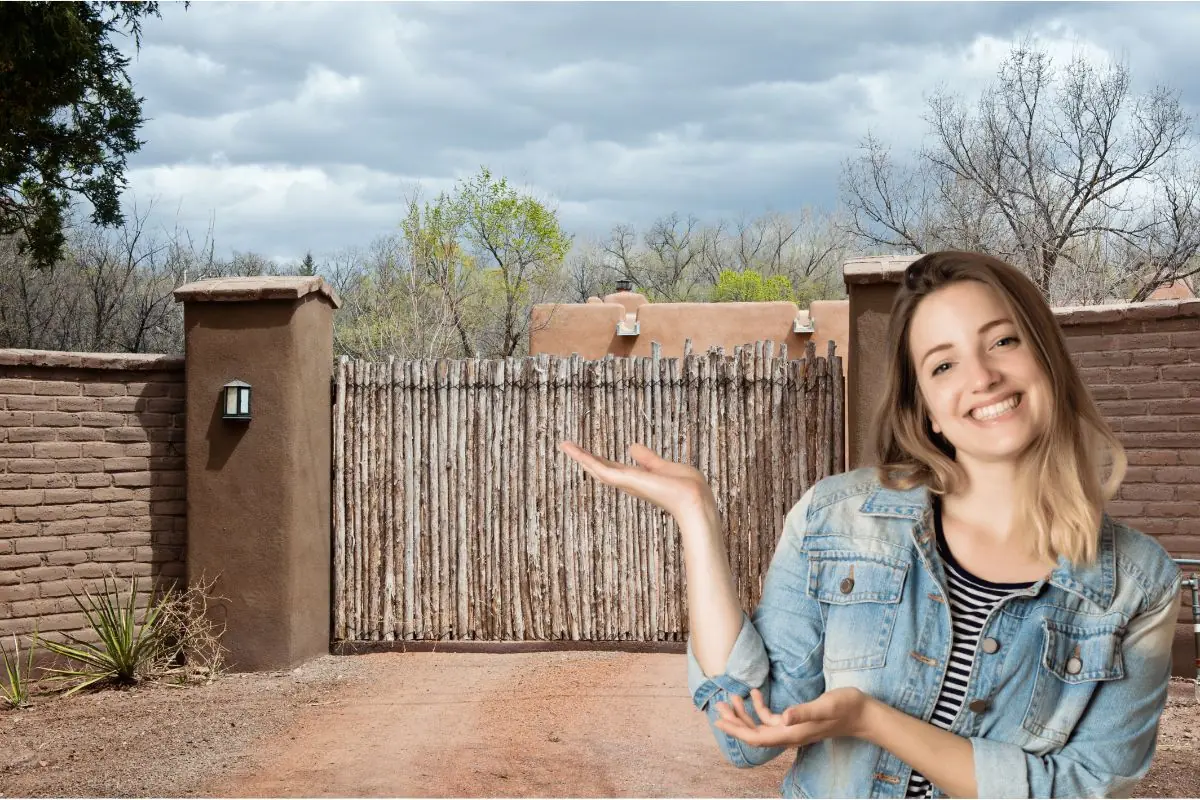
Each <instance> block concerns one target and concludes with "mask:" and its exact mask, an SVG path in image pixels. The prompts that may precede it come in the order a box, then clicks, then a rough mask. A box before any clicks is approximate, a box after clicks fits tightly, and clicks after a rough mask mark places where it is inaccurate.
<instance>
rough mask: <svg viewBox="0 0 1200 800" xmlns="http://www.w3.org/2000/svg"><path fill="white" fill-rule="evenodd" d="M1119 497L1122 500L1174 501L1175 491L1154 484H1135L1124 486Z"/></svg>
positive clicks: (1168, 487)
mask: <svg viewBox="0 0 1200 800" xmlns="http://www.w3.org/2000/svg"><path fill="white" fill-rule="evenodd" d="M1119 496H1120V498H1121V499H1122V500H1172V499H1174V497H1175V489H1174V488H1173V487H1171V486H1158V485H1156V484H1152V483H1133V484H1128V485H1125V486H1122V487H1121V491H1120V495H1119Z"/></svg>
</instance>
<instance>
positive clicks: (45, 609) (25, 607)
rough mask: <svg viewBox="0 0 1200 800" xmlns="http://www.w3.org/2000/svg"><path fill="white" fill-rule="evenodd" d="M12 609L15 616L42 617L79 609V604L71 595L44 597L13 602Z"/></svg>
mask: <svg viewBox="0 0 1200 800" xmlns="http://www.w3.org/2000/svg"><path fill="white" fill-rule="evenodd" d="M12 610H13V616H14V617H42V616H49V615H51V614H66V613H69V612H71V611H78V610H79V606H78V605H77V604H76V603H75V600H74V599H73V598H70V597H44V598H37V599H36V600H21V601H18V602H16V603H13V604H12Z"/></svg>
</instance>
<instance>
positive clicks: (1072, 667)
mask: <svg viewBox="0 0 1200 800" xmlns="http://www.w3.org/2000/svg"><path fill="white" fill-rule="evenodd" d="M1082 669H1083V662H1082V661H1080V660H1079V659H1078V658H1075V656H1071V657H1070V658H1068V659H1067V674H1068V675H1078V674H1079V672H1080V671H1081V670H1082Z"/></svg>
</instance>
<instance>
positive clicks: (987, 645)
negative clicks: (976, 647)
mask: <svg viewBox="0 0 1200 800" xmlns="http://www.w3.org/2000/svg"><path fill="white" fill-rule="evenodd" d="M999 649H1000V643H999V642H997V641H996V640H995V639H993V638H992V637H990V636H989V637H988V638H986V639H984V640H983V652H985V653H987V654H989V655H990V654H992V653H994V652H996V651H997V650H999Z"/></svg>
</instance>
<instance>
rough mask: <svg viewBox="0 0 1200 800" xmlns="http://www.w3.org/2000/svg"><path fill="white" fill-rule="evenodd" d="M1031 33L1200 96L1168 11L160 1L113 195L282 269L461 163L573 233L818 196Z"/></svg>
mask: <svg viewBox="0 0 1200 800" xmlns="http://www.w3.org/2000/svg"><path fill="white" fill-rule="evenodd" d="M1024 35H1032V36H1034V37H1036V38H1037V39H1039V40H1040V41H1041V42H1042V43H1043V44H1045V45H1046V46H1047V47H1048V48H1050V50H1051V52H1053V53H1055V54H1056V56H1057V57H1059V58H1060V59H1064V60H1065V59H1066V58H1068V57H1069V56H1070V55H1071V54H1072V53H1073V52H1079V51H1083V52H1084V53H1086V54H1088V55H1089V56H1091V57H1094V58H1097V59H1103V58H1117V59H1123V60H1125V61H1126V62H1127V63H1128V64H1129V66H1130V67H1131V69H1132V72H1133V77H1134V81H1135V84H1136V85H1135V88H1136V89H1139V90H1145V89H1148V88H1150V87H1152V86H1153V85H1155V84H1158V83H1166V84H1168V85H1170V86H1172V87H1173V88H1175V89H1177V90H1178V91H1179V92H1180V93H1181V97H1182V99H1183V101H1184V103H1185V105H1186V106H1187V107H1188V109H1189V111H1190V112H1192V113H1195V112H1196V111H1197V109H1200V79H1198V78H1197V77H1195V76H1197V75H1200V69H1198V67H1200V53H1198V51H1197V49H1196V47H1195V41H1196V40H1197V37H1198V35H1200V6H1196V5H1191V4H1182V3H1180V4H1176V3H1164V4H1154V3H1116V4H1101V3H1064V4H1056V3H1012V4H1008V3H929V4H925V3H815V2H812V3H801V2H797V3H783V2H779V3H749V2H746V3H683V2H679V3H662V4H656V3H640V2H622V3H600V2H595V3H593V2H577V3H548V2H545V3H543V2H528V3H502V2H496V3H483V4H475V3H465V2H452V3H383V2H380V3H354V2H346V3H340V2H339V3H334V2H325V3H295V2H287V3H260V2H238V3H221V2H193V3H192V4H191V6H190V7H189V8H188V9H186V10H185V9H184V8H183V7H182V5H181V4H180V5H172V4H164V9H163V18H162V19H161V20H153V19H152V20H148V21H147V22H146V23H145V30H144V36H143V43H142V49H141V52H140V53H138V54H137V56H136V58H135V60H134V62H133V64H132V65H131V69H130V74H131V77H132V78H133V81H134V84H135V88H136V90H137V91H138V93H139V94H140V95H142V96H143V97H144V98H145V114H146V116H147V117H148V118H149V120H148V122H147V123H146V125H145V126H144V127H143V129H142V131H141V135H142V138H143V139H145V140H146V144H145V146H144V147H143V148H142V150H141V151H140V152H139V153H137V154H136V155H135V156H134V157H133V158H132V159H131V160H130V169H129V172H128V177H129V191H128V192H127V194H126V201H127V205H130V206H132V204H133V203H134V202H136V203H137V204H138V206H140V207H142V208H145V207H146V206H147V204H149V203H151V202H153V206H154V212H153V220H154V223H155V224H156V225H158V226H165V227H167V228H172V227H175V226H181V227H183V228H186V229H188V230H189V231H191V232H192V233H193V235H200V236H202V235H203V233H204V232H205V230H206V229H207V228H208V226H209V224H210V222H211V223H212V224H213V226H214V230H215V234H216V241H217V246H218V249H219V250H220V251H222V252H224V253H230V252H232V251H235V250H236V251H242V252H245V251H255V252H259V253H262V254H264V255H267V256H270V257H273V258H277V259H293V258H299V257H300V256H302V255H303V254H304V252H305V251H306V250H312V251H313V252H314V253H316V254H322V253H329V252H332V251H335V250H338V249H340V248H343V247H347V246H351V245H366V244H368V243H369V242H370V240H371V239H373V238H375V237H377V236H380V235H382V234H387V233H389V232H391V231H393V230H395V228H396V225H397V223H398V221H399V219H400V216H401V213H402V207H403V202H404V197H405V196H406V195H409V194H411V193H412V192H413V191H415V190H416V189H418V188H419V189H420V191H421V193H422V195H424V196H431V195H436V193H437V192H438V191H441V190H443V189H449V188H451V187H452V186H453V184H454V182H455V180H457V179H460V178H466V177H469V176H470V175H471V174H473V173H474V172H476V171H477V170H478V168H479V167H480V165H487V166H488V167H490V168H491V169H492V171H493V172H494V173H496V174H499V175H504V176H507V177H508V178H509V180H510V182H512V183H515V184H516V185H517V186H519V187H521V188H523V189H526V190H528V191H530V192H532V193H534V194H535V195H537V196H538V197H540V198H542V199H545V200H546V201H548V202H549V203H551V204H552V205H553V206H554V207H556V208H557V209H558V211H559V214H560V218H561V219H562V221H563V223H564V225H565V227H566V228H567V229H568V230H569V231H570V232H572V233H574V234H576V235H577V236H580V237H587V236H596V235H603V234H604V233H605V232H606V231H608V230H609V229H610V228H611V227H612V226H613V225H614V224H617V223H631V224H634V225H639V226H644V225H645V224H646V223H648V222H649V221H650V220H652V219H654V218H655V217H657V216H660V215H663V214H667V213H670V212H673V211H674V212H679V213H680V214H682V215H686V214H695V215H696V216H698V217H700V218H701V219H702V220H712V219H716V218H719V217H732V216H735V215H738V214H742V213H745V214H750V215H754V214H758V213H761V212H763V211H767V210H781V211H787V210H794V209H799V208H802V207H804V206H814V207H826V208H830V207H832V206H834V205H835V204H836V202H837V198H838V175H839V172H840V169H841V163H842V161H843V160H844V159H845V158H846V157H848V156H850V155H852V154H853V152H854V150H855V147H856V145H857V143H858V142H859V141H860V140H861V139H862V137H863V136H864V135H865V134H866V133H867V132H868V131H869V130H870V131H873V132H875V133H876V134H877V135H879V136H881V137H882V138H883V139H884V140H885V141H887V142H889V143H890V144H892V145H893V147H894V148H895V152H896V153H897V154H898V155H900V154H903V153H906V152H910V151H911V150H912V149H913V148H915V147H917V146H919V145H920V143H921V139H922V137H923V135H924V132H925V123H924V121H923V120H922V119H921V113H922V107H923V98H924V97H925V96H926V95H927V94H928V93H929V92H930V91H932V90H934V89H935V88H937V87H938V86H939V85H944V86H947V87H949V88H951V89H952V90H954V91H961V92H963V93H964V94H966V95H967V96H970V95H971V94H972V93H973V92H978V90H979V89H980V88H981V87H982V86H984V85H985V84H986V83H987V82H988V81H989V80H990V79H991V78H992V77H993V76H994V74H995V71H996V67H997V66H998V64H999V63H1000V61H1001V60H1002V59H1003V57H1004V55H1005V54H1006V52H1007V50H1008V48H1009V46H1010V45H1011V43H1012V42H1014V41H1015V40H1016V39H1018V38H1020V37H1021V36H1024Z"/></svg>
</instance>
